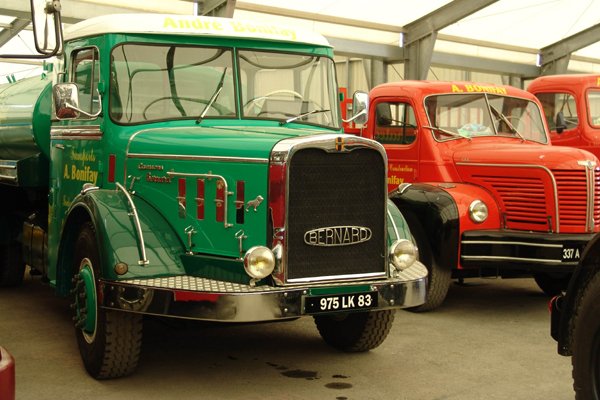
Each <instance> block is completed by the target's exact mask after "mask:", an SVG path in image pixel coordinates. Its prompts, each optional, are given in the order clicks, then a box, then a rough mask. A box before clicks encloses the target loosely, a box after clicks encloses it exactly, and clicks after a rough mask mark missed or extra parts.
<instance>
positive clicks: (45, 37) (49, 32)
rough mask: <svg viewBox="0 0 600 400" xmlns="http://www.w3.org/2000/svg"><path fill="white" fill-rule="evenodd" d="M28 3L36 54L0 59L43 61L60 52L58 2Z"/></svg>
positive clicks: (2, 55)
mask: <svg viewBox="0 0 600 400" xmlns="http://www.w3.org/2000/svg"><path fill="white" fill-rule="evenodd" d="M29 3H30V8H31V25H32V27H33V41H34V44H35V50H36V51H37V53H38V54H0V58H17V59H44V58H50V57H53V56H55V55H57V54H59V52H60V51H61V49H62V40H63V34H62V21H61V18H60V11H61V4H60V0H30V2H29ZM36 3H37V5H36ZM40 3H42V4H40Z"/></svg>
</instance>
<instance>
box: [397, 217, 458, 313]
mask: <svg viewBox="0 0 600 400" xmlns="http://www.w3.org/2000/svg"><path fill="white" fill-rule="evenodd" d="M411 232H412V234H413V237H414V238H415V241H416V242H417V247H418V248H419V258H420V261H421V262H422V263H423V264H424V265H425V267H427V294H426V298H425V303H423V304H421V305H420V306H417V307H410V308H407V310H408V311H412V312H425V311H431V310H434V309H436V308H438V307H439V306H441V305H442V303H443V302H444V300H445V299H446V296H447V295H448V289H449V288H450V282H451V280H452V271H451V270H450V269H449V268H444V267H442V266H440V265H438V264H437V263H436V262H435V261H434V259H433V256H432V253H431V246H430V245H429V242H428V241H427V239H426V236H425V234H424V232H423V230H422V228H421V227H420V226H416V225H415V227H414V228H413V227H412V226H411Z"/></svg>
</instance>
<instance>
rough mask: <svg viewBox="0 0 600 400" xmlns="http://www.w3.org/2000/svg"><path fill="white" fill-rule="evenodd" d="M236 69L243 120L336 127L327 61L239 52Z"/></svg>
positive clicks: (331, 75) (334, 95) (334, 93)
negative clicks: (277, 121) (240, 93)
mask: <svg viewBox="0 0 600 400" xmlns="http://www.w3.org/2000/svg"><path fill="white" fill-rule="evenodd" d="M239 68H240V81H241V88H242V104H243V108H242V112H243V115H244V117H246V118H263V119H275V120H279V121H282V122H283V121H287V122H296V123H297V122H300V123H305V124H316V125H323V126H327V127H333V128H337V127H338V124H339V119H340V118H339V115H338V106H337V89H336V87H337V85H336V81H335V71H334V65H333V61H332V60H331V59H329V58H326V57H320V56H313V55H306V54H284V53H274V52H265V51H253V50H240V51H239ZM295 117H298V118H295Z"/></svg>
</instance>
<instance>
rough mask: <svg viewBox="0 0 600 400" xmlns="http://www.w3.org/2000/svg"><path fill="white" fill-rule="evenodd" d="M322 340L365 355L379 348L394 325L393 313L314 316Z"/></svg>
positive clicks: (338, 347)
mask: <svg viewBox="0 0 600 400" xmlns="http://www.w3.org/2000/svg"><path fill="white" fill-rule="evenodd" d="M314 319H315V324H316V325H317V329H318V330H319V333H320V334H321V337H322V338H323V340H324V341H325V343H327V344H328V345H330V346H331V347H334V348H336V349H338V350H342V351H345V352H363V351H369V350H371V349H374V348H375V347H377V346H379V345H380V344H381V343H383V341H384V340H385V338H386V337H387V335H388V333H389V332H390V329H391V328H392V323H393V322H394V310H381V311H370V312H359V313H350V314H332V315H315V316H314Z"/></svg>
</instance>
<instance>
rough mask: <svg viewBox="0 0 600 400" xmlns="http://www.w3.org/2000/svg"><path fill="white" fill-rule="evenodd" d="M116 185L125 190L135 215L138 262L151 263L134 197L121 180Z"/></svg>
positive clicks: (124, 192)
mask: <svg viewBox="0 0 600 400" xmlns="http://www.w3.org/2000/svg"><path fill="white" fill-rule="evenodd" d="M115 185H116V186H117V188H118V189H119V190H121V191H122V192H123V194H124V195H125V197H126V198H127V201H128V202H129V205H130V207H131V214H130V215H131V216H132V217H133V223H134V225H135V230H136V232H137V234H138V250H139V251H140V260H139V261H138V264H139V265H147V264H149V263H150V261H148V258H147V257H146V245H145V244H144V234H143V233H142V226H141V225H140V218H139V216H138V212H137V208H136V207H135V204H134V203H133V199H132V198H131V196H130V195H129V192H127V189H125V188H124V187H123V185H121V184H120V183H119V182H115Z"/></svg>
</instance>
